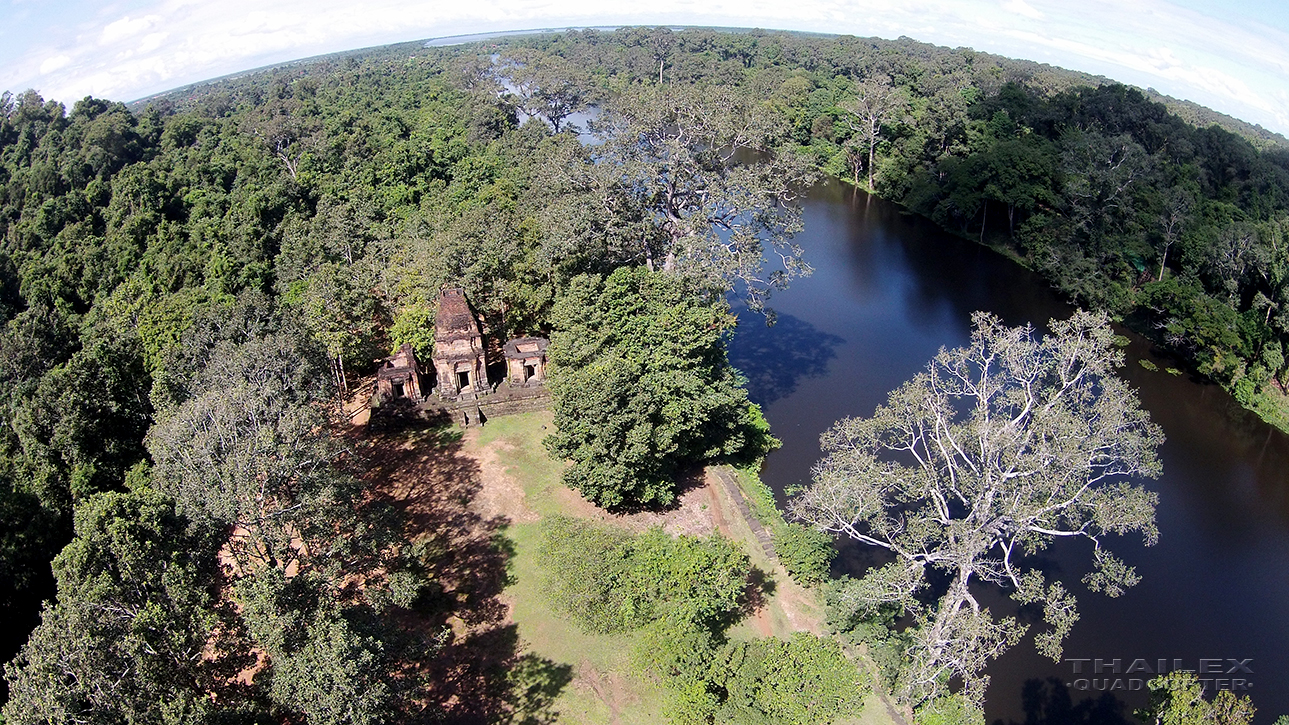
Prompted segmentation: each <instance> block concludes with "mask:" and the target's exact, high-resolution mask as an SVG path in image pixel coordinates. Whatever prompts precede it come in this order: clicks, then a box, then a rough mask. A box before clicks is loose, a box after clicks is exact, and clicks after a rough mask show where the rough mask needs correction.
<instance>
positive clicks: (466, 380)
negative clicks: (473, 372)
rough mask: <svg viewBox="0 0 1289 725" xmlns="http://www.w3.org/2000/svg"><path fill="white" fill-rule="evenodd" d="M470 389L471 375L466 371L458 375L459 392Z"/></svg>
mask: <svg viewBox="0 0 1289 725" xmlns="http://www.w3.org/2000/svg"><path fill="white" fill-rule="evenodd" d="M468 387H470V373H469V372H464V371H463V372H459V373H457V390H465V389H466V388H468Z"/></svg>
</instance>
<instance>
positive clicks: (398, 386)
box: [390, 383, 403, 398]
mask: <svg viewBox="0 0 1289 725" xmlns="http://www.w3.org/2000/svg"><path fill="white" fill-rule="evenodd" d="M390 387H391V388H392V389H393V392H394V397H395V398H401V397H403V384H402V383H394V384H393V385H391V386H390Z"/></svg>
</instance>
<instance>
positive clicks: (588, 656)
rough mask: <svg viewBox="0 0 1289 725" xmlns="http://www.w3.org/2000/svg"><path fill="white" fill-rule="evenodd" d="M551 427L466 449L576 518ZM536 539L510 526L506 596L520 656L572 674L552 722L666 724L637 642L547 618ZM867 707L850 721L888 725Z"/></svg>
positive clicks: (497, 434) (504, 433)
mask: <svg viewBox="0 0 1289 725" xmlns="http://www.w3.org/2000/svg"><path fill="white" fill-rule="evenodd" d="M551 420H552V416H551V414H550V413H549V412H542V413H527V414H522V415H513V416H505V417H498V418H495V419H492V420H490V421H489V422H488V424H487V425H486V426H484V427H483V428H482V429H480V430H479V433H478V437H477V439H475V440H474V441H473V442H472V444H471V445H472V446H477V447H478V448H479V449H485V448H486V449H490V450H491V451H492V452H493V453H494V454H495V455H496V461H497V463H498V464H499V465H500V466H501V467H502V468H503V469H504V470H505V472H506V474H507V475H509V476H510V477H512V478H513V479H514V480H515V481H516V482H518V483H519V484H520V486H521V487H522V488H523V491H524V497H525V504H526V506H527V507H528V508H529V509H530V510H532V511H533V512H535V513H536V514H537V515H538V516H539V517H547V516H552V515H556V514H563V515H577V513H578V512H577V511H573V510H571V507H570V506H569V503H568V502H569V499H568V498H567V496H568V494H567V492H566V491H565V492H564V493H563V495H562V496H561V495H560V493H559V492H561V491H563V490H564V489H563V487H562V486H561V484H560V473H561V471H562V470H563V465H562V464H561V463H559V462H557V461H554V460H552V459H551V458H550V456H549V455H547V453H546V449H545V448H544V447H543V446H542V444H541V441H542V438H543V437H545V436H546V435H547V434H548V433H549V432H550V431H551V430H552V428H553V425H552V422H551ZM543 426H544V427H543ZM476 452H477V451H476ZM718 496H719V497H720V501H721V506H722V508H723V509H724V510H725V511H726V512H727V514H726V520H727V523H728V524H729V528H730V535H731V537H732V538H734V539H735V540H736V541H738V542H739V543H741V544H742V545H743V548H744V549H745V550H746V551H747V552H748V554H749V556H750V558H751V560H752V563H753V565H754V566H756V567H758V568H760V569H761V570H762V571H764V572H766V573H767V574H769V575H770V576H771V577H772V578H773V579H774V580H775V581H776V584H778V583H779V582H785V581H787V575H786V572H784V571H783V569H782V567H781V566H778V565H777V563H776V562H774V561H771V560H770V559H769V558H768V557H766V555H765V554H764V552H763V551H761V548H760V546H759V545H758V544H757V542H756V539H755V537H754V536H753V535H752V532H751V529H750V528H749V527H748V525H747V523H746V522H745V521H743V520H742V518H741V517H739V516H737V515H729V512H732V511H733V506H732V505H730V502H729V501H728V495H727V494H726V492H725V491H724V490H723V489H720V490H718ZM583 513H585V511H583ZM541 534H542V530H541V523H540V521H529V522H519V523H515V524H513V525H512V526H510V527H509V529H508V530H507V536H508V537H509V538H510V539H511V541H512V543H513V544H514V551H515V554H514V557H513V558H512V559H511V562H510V566H511V575H512V580H513V583H512V584H511V585H510V586H509V587H508V588H507V589H506V596H507V598H508V599H509V600H510V601H511V602H512V605H513V613H512V616H513V619H514V622H515V624H516V626H517V627H518V632H519V637H520V640H521V642H522V646H523V647H524V649H525V651H526V652H528V653H532V654H535V655H538V656H540V657H544V658H546V659H548V660H551V661H553V662H554V663H556V664H557V665H568V666H571V667H572V675H573V679H572V681H571V682H570V683H569V684H568V685H566V686H565V687H564V688H563V690H562V691H561V692H560V694H559V695H558V696H557V697H556V699H555V700H554V702H553V704H552V705H551V706H550V708H549V711H550V713H551V714H553V715H554V716H555V717H554V719H553V721H554V722H559V723H588V724H589V723H596V724H597V725H600V724H603V723H623V724H626V723H642V724H643V723H651V724H652V723H665V722H666V720H665V718H664V716H663V714H662V708H663V703H664V702H665V699H666V697H667V692H666V691H665V690H664V689H663V688H662V687H660V686H658V685H656V684H655V683H653V682H652V681H650V680H649V679H648V678H646V677H644V676H642V675H640V674H639V673H637V672H636V671H635V670H634V668H633V667H632V665H631V650H632V648H633V647H634V646H635V644H636V643H635V637H634V636H632V635H597V634H588V633H586V632H583V631H582V630H580V629H578V628H577V627H576V626H575V625H573V624H572V623H571V622H568V621H566V620H564V619H562V618H561V617H559V616H557V615H555V614H554V613H553V612H551V611H550V609H549V607H548V605H547V603H546V597H545V595H544V594H543V592H542V570H541V566H540V564H539V562H538V560H537V554H536V551H537V548H538V545H539V540H540V536H541ZM792 586H795V585H791V584H790V583H789V584H788V585H782V586H777V590H776V592H775V593H773V594H772V595H771V603H772V604H773V602H774V598H775V597H781V596H789V593H788V588H789V587H792ZM791 596H792V597H793V601H794V603H795V606H796V607H797V608H798V610H804V611H807V612H809V613H810V614H812V615H813V614H817V611H815V612H810V611H809V610H810V607H811V606H812V605H813V606H816V607H817V600H815V598H814V597H813V594H812V593H807V592H805V590H801V589H799V588H796V589H794V590H793V591H792V593H791ZM765 611H766V615H765V616H766V617H768V619H769V625H770V631H771V633H772V634H774V635H775V636H780V637H786V636H787V635H788V634H789V633H791V632H792V631H794V630H795V629H797V627H795V626H794V625H793V623H792V622H790V621H788V620H787V617H786V616H785V615H784V610H783V609H782V607H778V606H769V607H767V608H766V610H765ZM764 626H765V625H764V623H762V624H761V625H760V626H758V625H757V624H754V623H753V622H751V621H749V620H745V621H743V622H740V623H739V624H738V625H736V626H735V627H733V628H731V630H730V631H729V636H730V637H732V638H736V639H752V638H755V637H761V636H764V633H763V632H762V631H761V629H762V628H763V627H764ZM865 703H866V704H865V708H864V712H863V714H862V716H861V717H860V718H859V719H857V720H855V721H853V722H855V723H861V724H862V725H893V723H892V721H891V719H890V717H889V716H888V714H887V713H886V710H885V708H884V707H882V705H881V703H880V702H879V701H878V699H877V697H876V696H874V695H870V696H869V697H868V698H866V700H865Z"/></svg>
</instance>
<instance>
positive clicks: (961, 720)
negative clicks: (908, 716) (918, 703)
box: [913, 695, 985, 725]
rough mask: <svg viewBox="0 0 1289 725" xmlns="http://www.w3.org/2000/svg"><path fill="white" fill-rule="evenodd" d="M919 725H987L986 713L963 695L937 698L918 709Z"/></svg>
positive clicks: (915, 720)
mask: <svg viewBox="0 0 1289 725" xmlns="http://www.w3.org/2000/svg"><path fill="white" fill-rule="evenodd" d="M913 721H914V722H915V723H917V725H985V713H984V712H982V711H981V710H980V708H978V707H976V706H975V705H973V704H972V703H971V702H969V701H968V700H967V699H966V698H965V697H963V696H962V695H944V696H942V697H937V698H936V699H934V700H932V701H931V702H928V703H926V704H925V705H923V706H922V707H919V708H918V709H917V712H916V713H915V714H914V718H913Z"/></svg>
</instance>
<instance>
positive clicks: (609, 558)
mask: <svg viewBox="0 0 1289 725" xmlns="http://www.w3.org/2000/svg"><path fill="white" fill-rule="evenodd" d="M540 556H541V557H542V558H543V560H544V564H545V568H546V570H547V572H548V573H549V579H548V582H547V593H548V595H549V596H550V599H551V602H552V604H554V605H555V608H556V610H558V611H560V612H561V613H563V614H564V615H565V616H567V617H569V618H570V619H572V620H573V621H575V622H577V623H578V624H579V625H580V626H582V627H583V628H585V629H587V630H589V631H592V632H624V631H630V630H634V629H639V628H640V627H644V626H646V625H648V624H650V623H652V622H654V621H657V620H659V619H661V618H663V617H664V616H669V615H670V616H677V617H684V618H690V619H693V620H694V621H696V622H699V623H701V624H702V625H703V626H706V627H708V628H723V626H724V625H725V624H728V623H730V618H731V617H732V616H733V615H734V613H735V612H736V611H737V610H738V606H739V600H740V597H741V596H742V594H743V592H744V590H745V589H746V588H747V583H748V572H749V570H750V566H751V565H750V563H749V561H748V558H747V556H746V555H745V554H743V553H742V552H741V551H739V549H738V547H737V546H735V544H734V543H733V542H731V541H729V540H728V539H725V538H721V537H715V536H713V537H709V538H706V539H699V538H696V537H693V536H676V537H673V536H671V535H670V534H667V533H666V532H664V531H663V530H661V529H653V530H651V531H649V532H647V533H645V534H641V535H638V536H635V535H632V534H629V533H627V532H624V531H621V530H618V529H614V528H611V527H607V526H602V525H598V524H594V523H591V522H589V521H583V520H578V519H569V518H564V517H553V518H551V519H550V520H548V522H547V529H546V537H545V540H544V542H543V544H542V547H541V550H540Z"/></svg>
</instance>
